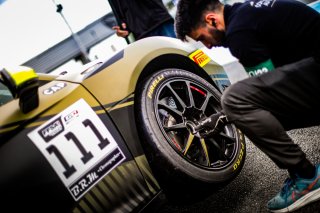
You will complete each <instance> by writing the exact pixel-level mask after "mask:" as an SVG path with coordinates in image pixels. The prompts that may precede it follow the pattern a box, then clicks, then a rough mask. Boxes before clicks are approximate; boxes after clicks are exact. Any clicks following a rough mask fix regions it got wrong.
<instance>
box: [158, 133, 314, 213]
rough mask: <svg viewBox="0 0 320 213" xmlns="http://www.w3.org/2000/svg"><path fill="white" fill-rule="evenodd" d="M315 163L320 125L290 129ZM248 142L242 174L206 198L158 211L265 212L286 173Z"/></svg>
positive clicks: (307, 211)
mask: <svg viewBox="0 0 320 213" xmlns="http://www.w3.org/2000/svg"><path fill="white" fill-rule="evenodd" d="M288 133H289V135H290V136H291V137H292V138H293V140H294V141H295V142H296V143H297V144H299V145H300V146H301V148H302V150H304V151H305V152H306V154H307V156H308V158H309V159H310V161H311V162H313V163H317V162H319V163H320V137H319V135H320V127H311V128H306V129H298V130H292V131H289V132H288ZM246 141H247V157H246V161H245V165H244V167H243V170H242V171H241V173H240V175H239V176H238V177H237V178H236V179H235V180H234V181H233V182H232V183H230V184H229V185H228V186H226V187H225V188H224V189H223V190H220V191H218V192H216V193H213V194H212V195H211V196H209V197H208V198H207V199H205V200H203V201H201V202H198V203H195V204H192V205H184V206H175V205H170V204H166V205H164V206H163V207H162V208H161V209H160V211H159V213H182V212H183V213H207V212H210V213H220V212H221V213H222V212H223V213H255V212H260V213H266V212H268V210H267V208H266V204H267V202H268V200H269V199H270V198H272V197H273V196H274V195H275V194H276V193H278V191H279V190H280V188H281V186H282V184H283V181H284V180H285V178H286V177H287V172H286V171H284V170H280V169H278V168H277V167H276V165H275V164H274V163H273V162H272V161H271V160H270V159H269V158H268V157H267V156H266V155H265V154H263V153H262V152H261V151H260V150H259V149H257V148H256V147H255V146H254V145H253V144H252V143H251V141H249V140H248V139H247V140H246ZM295 212H296V213H311V212H312V213H315V212H320V201H317V202H315V203H311V204H309V205H307V206H305V207H303V208H301V209H299V210H297V211H295Z"/></svg>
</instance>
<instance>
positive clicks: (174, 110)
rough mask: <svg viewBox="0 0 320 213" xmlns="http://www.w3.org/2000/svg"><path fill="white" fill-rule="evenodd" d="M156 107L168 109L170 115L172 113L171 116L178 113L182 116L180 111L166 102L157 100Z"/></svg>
mask: <svg viewBox="0 0 320 213" xmlns="http://www.w3.org/2000/svg"><path fill="white" fill-rule="evenodd" d="M158 107H159V109H164V110H166V111H168V112H169V114H171V115H172V114H173V115H172V116H174V115H178V116H180V117H181V116H182V112H180V111H179V110H177V109H175V108H173V107H171V106H169V105H167V104H164V103H162V102H158Z"/></svg>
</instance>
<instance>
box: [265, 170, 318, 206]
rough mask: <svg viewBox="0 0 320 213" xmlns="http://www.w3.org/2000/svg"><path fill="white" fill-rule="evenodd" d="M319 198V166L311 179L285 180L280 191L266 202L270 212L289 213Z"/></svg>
mask: <svg viewBox="0 0 320 213" xmlns="http://www.w3.org/2000/svg"><path fill="white" fill-rule="evenodd" d="M319 198H320V165H316V175H315V177H314V178H312V179H303V178H299V177H296V178H287V179H286V181H285V183H284V186H283V188H282V189H281V191H280V192H279V193H278V194H277V195H276V196H275V197H274V198H272V199H271V200H270V201H269V202H268V209H269V210H270V211H271V212H291V211H293V210H296V209H299V208H301V207H302V206H305V205H307V204H308V203H311V202H313V201H316V200H318V199H319Z"/></svg>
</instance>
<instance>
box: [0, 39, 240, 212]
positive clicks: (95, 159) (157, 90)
mask: <svg viewBox="0 0 320 213" xmlns="http://www.w3.org/2000/svg"><path fill="white" fill-rule="evenodd" d="M235 66H237V62H236V61H235V62H232V63H228V65H226V66H222V65H219V64H217V63H216V62H215V61H214V60H212V59H211V58H210V57H209V56H208V55H207V54H206V53H205V50H203V49H199V48H198V47H197V45H192V44H188V43H183V42H181V41H179V40H177V39H173V38H166V37H151V38H147V39H142V40H139V41H136V42H134V43H133V44H130V45H128V46H127V47H126V48H125V49H123V50H122V51H119V52H118V53H117V54H115V55H114V56H112V57H110V58H109V59H107V60H98V61H94V62H91V63H89V64H86V65H84V66H83V68H81V69H80V70H67V71H64V72H61V73H58V74H50V73H49V74H43V73H37V72H36V71H35V70H33V69H32V68H30V67H24V66H19V67H17V68H16V67H5V68H3V69H2V70H1V78H0V79H1V80H0V115H1V116H0V141H1V146H0V174H1V175H0V191H1V204H2V205H1V207H0V208H4V209H5V208H7V209H10V210H12V211H14V210H21V209H23V210H24V211H26V210H32V211H41V212H50V211H53V212H139V211H143V210H144V211H145V212H149V211H150V208H153V207H154V206H157V205H156V204H158V203H159V202H160V203H161V201H165V200H166V199H164V198H167V199H168V200H169V201H173V202H183V201H185V202H189V201H190V200H196V199H200V198H202V197H204V196H207V195H208V194H210V193H212V192H213V191H214V190H217V189H220V188H221V187H223V186H225V185H226V184H228V183H229V182H230V181H232V180H233V179H234V178H235V177H236V176H237V175H238V174H239V173H240V171H241V169H242V167H243V164H244V160H245V154H246V147H245V139H244V136H243V134H242V133H241V132H240V131H239V130H238V129H236V128H235V126H234V125H232V124H228V125H226V126H225V127H224V129H223V131H222V132H220V133H219V134H216V135H214V136H212V137H210V138H203V137H202V136H201V135H200V134H199V132H195V131H194V127H195V126H196V125H199V121H200V120H201V119H204V118H206V117H208V116H210V115H212V114H214V113H217V112H219V111H220V109H221V107H220V96H221V93H222V91H223V90H224V89H225V88H226V87H227V86H228V85H229V84H230V81H229V79H228V77H227V75H226V72H225V71H226V70H230V69H234V68H235ZM163 195H165V196H163Z"/></svg>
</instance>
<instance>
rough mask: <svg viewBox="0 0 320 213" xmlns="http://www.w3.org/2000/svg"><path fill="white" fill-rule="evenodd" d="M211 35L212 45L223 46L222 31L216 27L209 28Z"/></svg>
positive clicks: (223, 33)
mask: <svg viewBox="0 0 320 213" xmlns="http://www.w3.org/2000/svg"><path fill="white" fill-rule="evenodd" d="M210 33H211V35H212V36H213V39H214V41H213V46H216V47H218V46H223V45H224V43H225V39H226V35H225V32H224V31H221V30H218V29H212V30H210Z"/></svg>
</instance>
